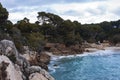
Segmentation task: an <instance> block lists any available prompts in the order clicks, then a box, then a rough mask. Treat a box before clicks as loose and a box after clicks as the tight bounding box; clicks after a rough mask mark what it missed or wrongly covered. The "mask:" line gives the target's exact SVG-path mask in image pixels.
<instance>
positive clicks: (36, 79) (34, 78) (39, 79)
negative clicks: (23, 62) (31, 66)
mask: <svg viewBox="0 0 120 80" xmlns="http://www.w3.org/2000/svg"><path fill="white" fill-rule="evenodd" d="M29 80H48V79H47V78H45V77H44V76H43V75H42V74H40V73H33V74H31V75H30V76H29Z"/></svg>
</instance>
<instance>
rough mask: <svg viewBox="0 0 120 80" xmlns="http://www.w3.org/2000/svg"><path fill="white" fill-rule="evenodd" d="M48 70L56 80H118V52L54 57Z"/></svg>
mask: <svg viewBox="0 0 120 80" xmlns="http://www.w3.org/2000/svg"><path fill="white" fill-rule="evenodd" d="M49 69H50V70H49V72H50V73H51V75H52V76H53V77H54V78H55V79H56V80H120V51H115V50H105V51H97V52H94V53H85V54H84V55H79V56H69V57H63V56H61V57H56V59H53V60H52V61H51V64H50V65H49Z"/></svg>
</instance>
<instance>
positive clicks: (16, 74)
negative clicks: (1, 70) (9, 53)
mask: <svg viewBox="0 0 120 80" xmlns="http://www.w3.org/2000/svg"><path fill="white" fill-rule="evenodd" d="M3 61H4V62H6V63H9V65H8V67H7V69H6V72H7V79H9V80H23V79H22V74H21V73H20V71H19V69H18V70H16V69H15V67H14V65H13V63H12V62H11V61H10V60H9V58H8V57H6V56H3V55H2V56H0V63H1V62H3Z"/></svg>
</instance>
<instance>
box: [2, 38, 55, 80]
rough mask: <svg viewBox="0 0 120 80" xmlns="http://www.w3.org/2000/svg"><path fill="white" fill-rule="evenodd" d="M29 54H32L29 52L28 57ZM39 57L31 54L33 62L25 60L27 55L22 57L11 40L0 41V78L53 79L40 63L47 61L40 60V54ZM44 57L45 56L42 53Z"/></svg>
mask: <svg viewBox="0 0 120 80" xmlns="http://www.w3.org/2000/svg"><path fill="white" fill-rule="evenodd" d="M31 55H32V54H30V55H29V57H30V56H31ZM34 55H35V54H34ZM42 56H43V55H42ZM39 57H40V58H39ZM39 57H38V59H40V60H38V59H35V58H36V56H35V57H34V56H33V55H32V56H31V57H30V59H31V60H33V62H30V61H29V60H27V57H24V56H23V55H21V54H20V53H19V52H18V51H17V49H16V47H15V45H14V43H13V42H12V41H9V40H2V41H0V80H55V79H54V78H53V77H52V76H51V75H50V74H49V73H48V72H47V71H46V70H45V69H43V68H42V67H41V65H40V64H43V63H44V64H48V63H47V62H42V61H44V60H43V59H42V58H41V56H39ZM44 57H46V56H45V55H44ZM47 58H48V57H47ZM34 60H36V61H34ZM37 60H38V61H41V62H38V61H37ZM34 62H36V63H34ZM38 63H40V64H38Z"/></svg>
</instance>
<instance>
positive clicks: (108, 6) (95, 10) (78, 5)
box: [0, 0, 120, 24]
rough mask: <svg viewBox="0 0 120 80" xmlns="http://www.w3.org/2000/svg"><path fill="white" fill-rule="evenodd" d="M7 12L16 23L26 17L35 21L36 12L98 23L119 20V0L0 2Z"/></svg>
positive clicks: (9, 0)
mask: <svg viewBox="0 0 120 80" xmlns="http://www.w3.org/2000/svg"><path fill="white" fill-rule="evenodd" d="M0 2H1V3H2V5H3V6H4V7H5V8H7V10H8V11H9V20H11V21H12V22H13V23H16V22H17V21H18V20H21V19H23V18H24V17H27V18H29V19H30V22H35V21H37V18H36V16H37V12H41V11H45V12H50V13H54V14H57V15H59V16H60V17H62V18H63V19H65V20H66V19H70V20H72V21H74V20H77V21H79V22H81V23H82V24H84V23H99V22H102V21H114V20H118V19H120V0H0Z"/></svg>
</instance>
